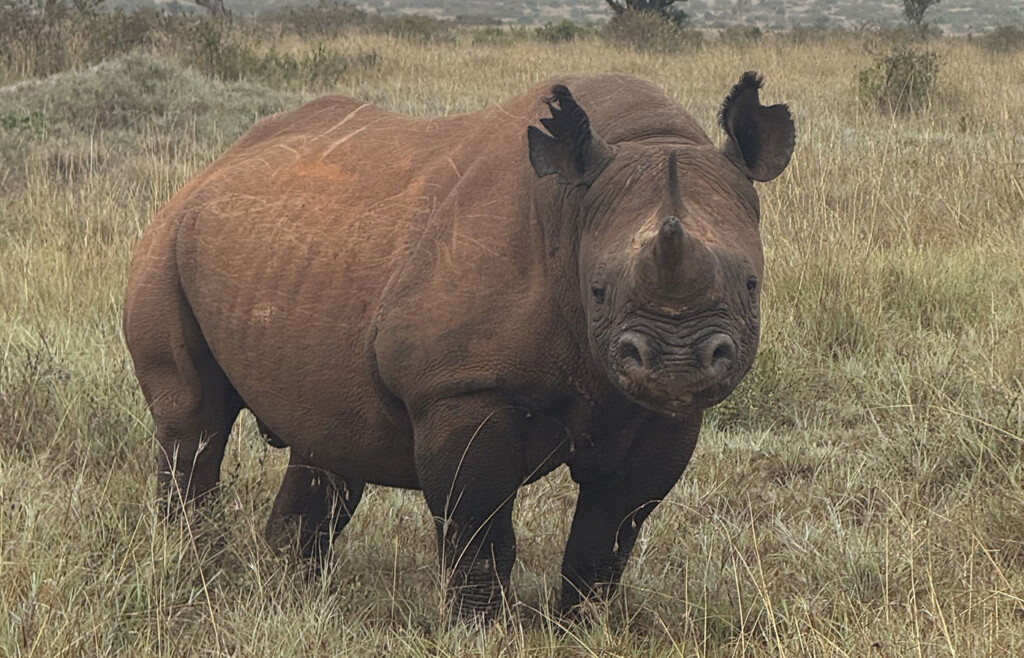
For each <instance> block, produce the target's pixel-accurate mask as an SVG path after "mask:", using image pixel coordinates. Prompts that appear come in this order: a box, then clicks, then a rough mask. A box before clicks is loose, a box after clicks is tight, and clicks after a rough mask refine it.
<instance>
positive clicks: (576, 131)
mask: <svg viewBox="0 0 1024 658" xmlns="http://www.w3.org/2000/svg"><path fill="white" fill-rule="evenodd" d="M544 102H545V103H547V105H548V109H549V110H551V117H550V118H547V117H545V118H543V119H541V120H540V122H541V124H542V125H543V126H544V127H545V128H547V129H548V132H550V133H551V134H550V135H548V134H547V133H545V132H544V131H543V130H541V129H540V128H537V127H536V126H530V127H529V128H528V129H527V131H526V136H527V139H528V140H529V143H530V164H531V165H533V171H534V172H536V174H537V177H538V178H542V177H544V176H547V175H549V174H558V179H559V182H562V183H570V184H576V183H583V182H585V181H587V180H589V179H591V176H592V174H594V173H596V172H598V171H600V169H601V168H603V167H604V165H605V164H607V162H608V160H610V159H611V157H612V154H613V153H612V149H611V147H610V146H608V145H607V144H606V143H605V142H604V140H603V139H601V137H600V136H599V135H598V134H597V133H595V132H594V131H593V130H591V129H590V117H588V116H587V113H586V112H584V111H583V108H582V107H580V106H579V105H578V104H577V103H576V100H575V99H574V98H573V97H572V94H571V93H570V92H569V89H568V88H567V87H565V86H563V85H556V86H555V87H554V88H553V89H552V90H551V98H547V99H545V100H544Z"/></svg>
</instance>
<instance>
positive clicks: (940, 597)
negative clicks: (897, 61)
mask: <svg viewBox="0 0 1024 658" xmlns="http://www.w3.org/2000/svg"><path fill="white" fill-rule="evenodd" d="M226 29H230V30H234V29H236V28H226ZM238 29H241V28H238ZM245 29H248V28H245ZM261 29H262V28H261ZM225 38H226V39H228V40H229V41H230V42H231V43H236V44H248V45H247V46H246V47H248V48H250V49H251V51H252V52H253V53H255V54H256V55H258V56H260V57H262V56H264V55H266V54H267V53H271V52H273V53H276V54H277V55H278V56H279V57H285V56H290V57H294V58H295V59H296V61H302V60H301V58H302V57H303V56H304V55H305V54H307V53H310V52H314V51H315V49H317V48H319V47H320V46H322V47H323V48H324V49H325V50H327V51H329V52H336V53H340V54H343V55H345V56H347V57H358V56H359V55H360V54H363V53H370V52H377V53H382V55H381V57H380V60H379V62H377V63H376V64H374V65H373V66H369V67H358V68H350V69H347V70H346V71H344V72H343V74H342V75H339V76H338V77H337V78H336V79H334V80H333V81H331V82H330V83H328V84H326V85H324V86H322V87H320V86H318V87H316V88H313V87H308V86H303V85H299V86H295V85H291V84H285V83H284V82H282V81H279V80H278V79H276V78H274V77H272V76H271V77H264V78H260V77H259V76H250V75H248V73H244V74H242V75H238V76H223V75H218V74H217V73H216V71H214V70H209V69H204V68H203V67H202V66H200V65H198V64H197V63H196V61H195V60H194V59H192V56H191V55H190V54H189V53H188V52H187V49H184V48H180V47H166V46H165V45H162V44H161V43H160V40H154V41H153V42H152V43H148V44H142V45H139V46H138V47H133V48H131V49H130V50H131V51H132V52H134V53H136V54H131V55H119V56H117V57H114V58H113V59H109V60H108V61H104V62H103V63H101V64H99V65H97V66H93V63H94V62H93V61H92V60H91V59H88V58H85V57H84V56H76V57H78V59H76V60H75V61H72V62H70V64H69V65H67V66H63V65H62V66H61V67H58V68H60V69H61V70H63V71H64V72H63V73H59V74H57V75H53V76H50V77H45V78H39V79H36V78H35V77H34V76H36V74H37V73H39V74H42V73H48V72H49V71H48V70H45V69H42V70H40V71H35V70H29V69H28V68H25V65H24V64H23V63H17V62H16V63H15V64H10V65H9V66H8V68H5V69H3V71H4V72H3V75H4V76H5V77H6V79H7V80H10V81H13V80H21V82H19V83H18V84H16V85H13V86H9V87H6V88H2V89H0V357H2V361H0V621H2V623H0V655H11V656H57V655H125V656H138V655H167V656H178V655H267V654H271V653H273V654H274V655H281V656H292V655H295V656H299V655H302V656H308V655H324V656H327V655H351V656H376V655H382V654H385V653H386V654H389V655H396V656H425V655H443V656H447V655H452V656H466V655H487V656H491V655H515V656H518V655H529V656H593V655H601V656H604V655H619V656H633V655H651V656H663V655H697V656H732V655H744V656H750V655H752V656H768V655H780V654H781V655H793V656H807V655H835V656H861V655H865V654H877V655H891V656H897V655H922V656H942V655H960V656H975V655H1008V656H1009V655H1020V654H1021V653H1022V652H1024V630H1022V629H1024V621H1022V620H1024V600H1022V599H1024V445H1022V436H1024V410H1022V399H1024V384H1022V380H1024V293H1022V290H1024V288H1022V287H1021V285H1020V282H1021V280H1022V279H1024V276H1022V275H1024V266H1022V264H1021V257H1020V254H1021V253H1024V222H1022V218H1024V187H1022V183H1021V181H1022V180H1024V164H1022V163H1024V141H1022V139H1021V138H1020V135H1024V115H1022V114H1021V112H1020V111H1019V108H1020V107H1021V106H1024V95H1022V92H1021V89H1022V85H1021V84H1019V83H1021V82H1024V79H1021V77H1020V73H1019V72H1020V71H1022V70H1024V53H1022V52H1021V51H1013V52H1008V53H996V54H994V53H990V52H988V51H986V50H983V49H981V48H978V47H976V46H975V45H974V44H970V43H966V42H963V41H955V40H940V41H933V42H932V43H930V44H929V46H928V47H929V48H930V49H932V50H934V51H936V52H937V53H939V55H940V57H941V61H942V63H943V64H942V66H943V72H942V74H941V75H940V76H939V78H938V81H937V83H936V88H935V90H934V92H933V94H932V96H931V99H930V103H929V104H928V106H927V107H926V108H925V109H923V110H922V111H919V112H917V113H914V114H910V115H907V116H902V117H901V116H894V115H893V114H892V113H890V112H885V111H881V110H879V109H878V108H876V107H873V106H866V105H864V104H863V103H861V102H859V101H858V75H859V72H860V71H862V70H864V69H866V68H867V67H869V66H870V65H871V63H872V62H871V55H870V53H869V52H868V50H866V49H864V48H863V47H862V46H863V44H864V41H865V39H870V38H872V37H870V35H868V36H864V35H857V34H840V35H836V34H833V35H830V36H829V35H826V36H825V37H823V38H821V39H813V40H800V41H798V40H794V39H788V38H785V37H777V36H775V35H771V34H767V35H763V36H762V37H761V38H760V39H758V40H756V41H752V42H751V43H749V44H746V45H744V46H743V47H738V46H737V45H736V44H735V43H732V42H722V43H719V42H717V41H715V40H708V41H707V42H706V43H705V44H704V45H703V47H702V48H701V49H700V50H688V51H685V52H680V53H672V52H668V53H665V52H651V51H649V50H638V49H636V48H633V47H625V46H623V47H617V46H614V45H610V44H608V43H605V42H603V41H601V40H599V39H593V38H587V39H577V40H573V41H565V42H558V43H546V42H542V41H538V40H534V39H531V40H529V41H526V40H510V41H509V42H501V41H495V42H486V40H481V41H478V42H476V43H474V40H473V38H472V34H471V33H468V32H466V33H463V32H457V33H456V34H455V43H454V44H453V43H450V42H445V41H444V40H440V41H439V40H436V39H424V38H420V37H414V36H413V37H406V36H401V35H395V34H381V33H377V32H370V31H360V30H357V31H353V32H346V33H341V34H333V35H327V36H324V35H319V36H317V37H316V38H315V39H311V40H307V38H306V37H303V36H300V35H298V34H296V33H295V32H293V31H289V30H283V29H282V30H275V29H270V28H268V29H267V31H266V32H265V39H264V40H262V41H253V40H250V41H247V40H246V39H248V37H246V36H245V33H244V32H231V33H229V34H227V35H226V36H225ZM101 59H103V58H101ZM19 61H20V60H19ZM9 62H10V60H8V63H9ZM750 68H754V69H758V70H760V71H761V72H762V73H763V74H764V75H765V78H766V80H767V87H766V89H765V92H764V95H765V100H766V101H768V102H776V101H785V102H788V103H790V105H791V108H792V110H793V113H794V116H795V118H796V121H797V126H798V130H799V133H798V144H797V151H796V154H795V156H794V159H793V164H792V166H791V167H790V169H789V170H788V171H787V173H786V174H785V175H784V176H783V177H782V178H780V179H779V180H778V181H775V182H773V183H770V184H767V185H764V186H761V198H762V204H763V211H764V212H763V214H764V216H763V227H762V229H763V234H764V239H765V248H766V255H767V262H768V270H767V280H766V285H765V291H764V300H763V315H764V318H763V323H764V324H763V334H764V335H763V344H762V350H761V354H760V356H759V358H758V363H757V365H756V367H755V369H754V371H753V372H752V373H751V374H750V376H749V377H748V378H747V380H746V381H745V382H744V384H743V385H742V386H741V388H740V390H738V391H737V392H736V393H735V394H734V396H733V397H731V398H730V399H729V400H728V401H726V402H725V403H724V404H723V405H721V406H720V407H719V408H717V409H715V410H714V411H712V412H711V414H710V418H709V422H708V427H707V429H706V431H705V433H704V435H703V438H702V442H701V445H700V446H699V448H698V450H697V454H696V455H695V456H694V459H693V462H692V464H691V466H690V469H689V470H688V472H687V473H686V474H685V475H684V477H683V480H682V481H681V483H680V484H679V486H677V487H676V489H675V490H674V491H673V493H672V495H671V496H670V498H669V500H668V501H666V503H665V504H664V505H663V507H662V508H660V509H659V511H658V512H656V514H655V515H654V516H653V517H652V519H651V520H650V521H649V522H648V524H647V526H645V529H644V531H643V533H642V535H641V537H640V539H639V540H638V542H637V546H636V549H635V554H634V558H633V561H632V563H631V566H630V569H629V570H628V571H627V574H626V577H625V581H624V587H623V594H622V596H621V597H619V598H618V599H616V601H614V602H613V603H612V604H611V605H608V606H606V607H604V608H601V609H599V610H597V611H595V622H594V623H593V624H592V625H590V626H583V625H579V626H564V624H563V622H562V621H560V620H559V619H558V618H557V617H555V616H553V615H552V614H551V609H552V606H553V605H554V604H555V599H556V596H557V590H558V588H559V582H558V574H557V569H558V563H559V561H560V557H561V550H562V547H563V545H564V539H565V536H566V533H567V531H568V524H569V518H570V514H571V508H572V503H573V500H574V488H573V485H572V483H571V481H570V480H569V479H568V478H567V476H566V474H565V473H564V472H563V471H558V472H556V473H555V474H553V475H552V476H551V477H548V478H546V479H544V480H542V481H541V482H539V483H536V484H534V485H531V486H529V487H527V488H526V489H525V491H524V494H523V495H522V497H521V499H520V501H519V503H518V505H517V512H516V515H517V518H516V524H517V528H518V532H519V560H518V562H517V565H516V568H515V571H514V574H513V580H514V585H515V589H516V592H515V593H516V596H515V602H514V604H513V606H512V609H511V611H510V612H511V614H510V617H509V619H508V620H507V621H506V623H504V624H498V625H496V626H495V627H494V628H492V629H490V630H487V631H480V630H477V629H467V628H455V629H451V630H446V629H445V628H444V627H443V626H441V625H440V624H439V623H438V620H439V619H440V618H441V614H440V610H441V590H440V587H439V575H438V567H437V565H436V557H435V542H434V537H433V528H432V524H431V523H430V520H429V518H428V513H427V510H426V506H425V505H424V504H423V503H422V502H421V497H420V495H419V494H417V493H412V492H401V491H395V490H387V489H381V488H370V489H369V491H368V492H367V494H366V497H365V499H364V502H363V503H362V505H361V507H360V510H359V512H358V514H356V516H355V517H354V519H353V521H352V524H351V525H350V526H349V528H348V529H346V531H345V533H344V535H343V537H342V538H341V539H339V541H338V544H339V545H338V546H337V547H336V548H335V561H334V564H333V565H332V567H331V569H330V570H329V571H328V573H327V574H325V575H324V577H322V578H320V579H315V580H309V579H307V578H305V577H304V572H303V569H302V568H301V567H300V566H299V565H296V564H293V563H292V562H291V560H290V559H289V558H288V557H286V556H280V555H277V554H274V553H272V552H271V551H270V550H269V549H268V548H267V547H266V546H265V544H264V542H263V540H262V538H261V526H262V523H263V521H264V519H265V518H266V515H267V512H268V510H269V506H270V502H271V500H272V496H273V493H274V492H275V490H276V486H277V484H278V482H279V481H280V478H281V476H282V474H283V469H284V464H285V461H284V457H283V455H282V453H280V452H277V451H274V450H270V449H268V448H266V447H265V446H264V445H263V443H262V442H261V441H260V440H259V438H258V436H257V433H256V431H255V428H254V427H253V423H252V422H251V419H248V418H244V419H243V420H242V422H240V423H239V426H238V427H237V428H236V430H235V435H234V436H233V437H232V442H231V444H230V448H229V455H228V458H227V460H226V463H225V467H224V487H223V492H222V494H221V496H220V497H219V499H218V500H217V501H216V504H214V505H213V506H211V507H210V508H209V509H207V510H204V511H203V512H202V513H200V514H195V515H186V516H184V517H182V518H180V519H178V520H175V521H173V522H164V521H163V520H161V519H160V517H159V515H158V513H157V510H158V505H157V504H156V501H155V500H154V490H155V478H154V473H153V471H154V468H153V467H154V455H155V445H154V442H153V438H152V429H151V424H150V421H149V418H148V417H147V415H146V412H145V408H144V404H143V402H142V399H141V396H140V394H139V392H138V390H137V387H136V384H135V382H134V379H133V378H132V376H131V369H130V364H129V362H128V359H127V355H126V351H125V348H124V346H123V343H122V340H121V337H120V329H119V314H120V302H121V295H122V291H123V288H124V283H125V273H126V269H127V265H128V258H129V255H130V250H131V247H132V245H133V244H134V243H135V241H136V240H137V239H138V236H139V235H140V233H141V231H142V230H143V229H144V227H145V226H146V224H147V222H148V221H149V218H150V217H151V216H152V214H153V213H154V212H155V210H156V209H157V208H158V207H159V206H160V205H161V204H162V203H163V202H165V201H166V200H167V199H168V198H169V197H170V195H171V194H173V192H174V191H175V190H176V189H177V188H179V187H180V186H181V185H183V184H184V183H185V182H186V181H187V180H188V179H189V178H190V177H191V176H193V175H194V174H195V173H196V172H197V171H198V170H199V169H200V168H201V167H203V166H204V165H205V164H206V163H208V162H210V161H211V160H212V159H213V158H214V157H216V155H217V154H218V153H219V152H220V151H222V150H223V149H224V148H225V147H226V146H227V145H228V144H230V143H231V141H232V140H234V139H235V138H236V137H237V136H238V135H239V134H240V133H241V132H242V131H243V130H244V129H245V127H246V126H248V125H250V124H251V123H252V122H253V121H254V120H255V119H256V118H258V117H259V116H262V115H265V114H268V113H270V112H274V111H277V110H279V109H283V108H288V107H293V106H295V105H297V104H298V103H300V102H301V101H302V100H304V99H307V98H310V97H312V95H313V94H315V93H319V92H320V91H331V92H338V93H344V94H349V95H354V96H359V97H362V98H366V99H369V100H372V101H374V102H378V103H381V104H383V105H385V106H387V107H389V108H391V109H394V110H397V111H401V112H407V113H411V114H416V115H428V114H443V113H453V112H461V111H468V110H472V109H475V108H479V107H481V106H483V105H485V104H487V103H492V102H496V101H498V100H500V99H502V98H504V97H507V96H509V95H512V94H514V93H517V92H519V91H520V90H522V89H523V88H524V87H525V86H527V85H528V84H531V83H533V82H535V81H538V80H541V79H544V78H547V77H549V76H552V75H556V74H559V73H563V72H569V71H571V72H588V71H589V72H618V73H629V74H634V75H639V76H642V77H645V78H648V79H651V80H653V81H654V82H656V83H658V84H660V85H662V86H663V87H664V88H665V89H667V90H668V91H669V93H671V94H672V95H673V96H674V97H676V98H677V99H679V101H680V102H682V103H684V104H685V105H686V106H687V107H689V108H690V109H691V110H692V112H693V114H694V116H695V117H696V118H697V119H698V121H700V122H701V123H702V124H703V125H704V126H705V127H706V128H707V130H708V131H709V133H710V134H712V135H717V131H716V129H715V127H714V116H715V111H716V109H717V106H718V104H719V103H720V102H721V99H722V97H723V96H724V94H725V92H726V91H727V90H728V88H729V86H730V85H731V84H732V83H733V82H735V80H736V79H737V77H738V75H739V74H740V73H741V72H742V71H744V70H747V69H750ZM485 71H486V73H484V72H485Z"/></svg>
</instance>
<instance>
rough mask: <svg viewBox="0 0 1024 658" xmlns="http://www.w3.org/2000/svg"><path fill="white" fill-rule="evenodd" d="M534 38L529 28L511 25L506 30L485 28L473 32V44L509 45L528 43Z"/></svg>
mask: <svg viewBox="0 0 1024 658" xmlns="http://www.w3.org/2000/svg"><path fill="white" fill-rule="evenodd" d="M537 29H538V30H540V29H542V28H537ZM535 36H536V35H535V34H533V33H531V31H530V29H529V28H527V27H523V26H516V25H512V26H510V27H509V28H508V29H507V30H506V29H503V28H500V27H485V28H481V29H479V30H474V31H473V43H476V44H510V43H516V42H518V41H530V40H532V39H534V38H535Z"/></svg>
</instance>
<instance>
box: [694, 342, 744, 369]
mask: <svg viewBox="0 0 1024 658" xmlns="http://www.w3.org/2000/svg"><path fill="white" fill-rule="evenodd" d="M697 358H698V359H699V360H700V365H701V367H702V368H705V369H708V370H711V371H715V372H720V373H723V374H724V373H725V371H727V370H728V369H729V367H730V366H731V365H732V362H733V361H735V360H736V343H735V342H734V341H733V339H732V338H730V337H729V336H727V335H726V334H714V335H713V336H709V337H708V338H705V339H704V341H703V342H701V343H700V345H698V347H697Z"/></svg>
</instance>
